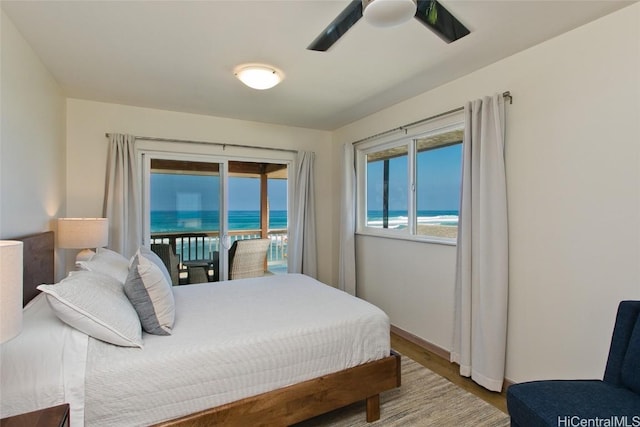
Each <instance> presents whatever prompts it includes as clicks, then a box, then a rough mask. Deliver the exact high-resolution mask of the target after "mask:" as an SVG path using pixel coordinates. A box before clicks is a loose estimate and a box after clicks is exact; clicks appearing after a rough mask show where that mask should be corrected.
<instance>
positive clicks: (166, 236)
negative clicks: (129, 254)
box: [151, 229, 287, 274]
mask: <svg viewBox="0 0 640 427" xmlns="http://www.w3.org/2000/svg"><path fill="white" fill-rule="evenodd" d="M261 236H262V234H261V230H232V231H230V232H229V237H230V244H233V242H234V241H236V240H245V239H260V238H261ZM268 238H269V239H271V245H270V246H269V249H268V250H267V269H268V270H269V271H270V272H271V273H274V274H282V273H286V272H287V230H286V229H278V230H269V232H268ZM157 243H165V244H169V245H171V247H172V248H173V251H174V253H175V254H176V255H177V256H178V258H179V260H180V263H181V264H182V263H183V262H185V261H196V260H199V261H200V260H209V261H213V259H214V254H215V253H217V252H219V251H220V234H219V232H218V231H217V230H209V231H206V230H203V231H198V232H192V233H184V232H175V233H151V244H157Z"/></svg>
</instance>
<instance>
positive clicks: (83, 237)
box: [58, 218, 109, 262]
mask: <svg viewBox="0 0 640 427" xmlns="http://www.w3.org/2000/svg"><path fill="white" fill-rule="evenodd" d="M108 243H109V220H107V218H58V247H59V248H63V249H82V250H81V251H80V252H79V253H78V255H77V256H76V262H79V261H87V260H89V259H90V258H91V257H92V256H93V254H94V252H93V251H92V250H91V249H93V248H101V247H103V246H107V244H108Z"/></svg>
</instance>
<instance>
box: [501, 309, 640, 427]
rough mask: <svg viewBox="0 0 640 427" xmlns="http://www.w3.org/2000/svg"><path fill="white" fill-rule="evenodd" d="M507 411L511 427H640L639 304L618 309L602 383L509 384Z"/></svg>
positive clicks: (594, 381)
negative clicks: (610, 426) (594, 426)
mask: <svg viewBox="0 0 640 427" xmlns="http://www.w3.org/2000/svg"><path fill="white" fill-rule="evenodd" d="M507 407H508V409H509V415H510V416H511V426H512V427H539V426H540V427H542V426H553V427H559V426H566V427H570V426H581V425H598V426H599V425H603V426H604V425H612V426H614V425H615V426H625V427H627V426H628V427H630V426H640V301H622V302H621V303H620V305H619V306H618V314H617V317H616V323H615V327H614V329H613V336H612V338H611V347H610V348H609V358H608V359H607V366H606V369H605V373H604V379H603V380H602V381H600V380H548V381H532V382H526V383H520V384H514V385H512V386H511V387H509V389H508V390H507ZM598 419H599V420H601V421H597V420H598ZM598 422H599V423H600V424H597V423H598ZM589 423H591V424H589ZM607 423H608V424H607Z"/></svg>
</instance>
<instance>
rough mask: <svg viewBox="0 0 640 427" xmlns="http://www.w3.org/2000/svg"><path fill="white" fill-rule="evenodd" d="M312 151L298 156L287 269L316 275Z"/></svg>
mask: <svg viewBox="0 0 640 427" xmlns="http://www.w3.org/2000/svg"><path fill="white" fill-rule="evenodd" d="M314 157H315V154H314V153H313V152H307V151H301V152H299V153H298V156H297V158H296V169H295V172H296V173H295V178H294V180H295V182H294V188H295V194H294V196H293V202H292V213H291V233H290V235H289V248H288V251H287V252H288V255H287V256H288V269H289V272H291V273H303V274H306V275H307V276H311V277H313V278H316V277H317V275H318V271H317V270H318V265H317V264H318V261H317V249H316V210H315V190H314V178H313V177H314V172H313V162H314Z"/></svg>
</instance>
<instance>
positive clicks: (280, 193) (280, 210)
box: [267, 178, 287, 230]
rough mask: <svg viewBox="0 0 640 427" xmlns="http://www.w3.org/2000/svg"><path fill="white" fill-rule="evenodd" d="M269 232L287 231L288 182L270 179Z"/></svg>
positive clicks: (268, 183)
mask: <svg viewBox="0 0 640 427" xmlns="http://www.w3.org/2000/svg"><path fill="white" fill-rule="evenodd" d="M267 186H268V187H267V191H268V193H269V230H274V229H276V230H286V229H287V180H286V179H274V178H269V180H268V181H267Z"/></svg>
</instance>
